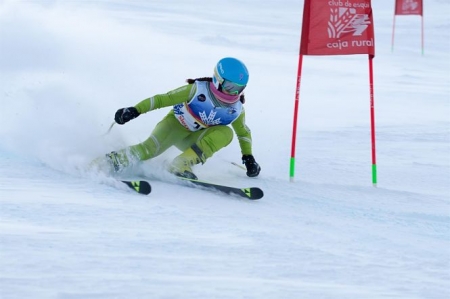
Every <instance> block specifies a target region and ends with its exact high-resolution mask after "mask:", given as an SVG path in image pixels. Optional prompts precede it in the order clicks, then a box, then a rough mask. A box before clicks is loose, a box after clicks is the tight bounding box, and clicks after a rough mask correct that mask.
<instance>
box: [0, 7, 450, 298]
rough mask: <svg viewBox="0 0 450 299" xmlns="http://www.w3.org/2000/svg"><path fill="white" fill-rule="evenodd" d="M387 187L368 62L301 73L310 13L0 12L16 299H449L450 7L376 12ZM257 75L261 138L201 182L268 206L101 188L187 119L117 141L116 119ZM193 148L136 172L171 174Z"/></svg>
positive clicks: (253, 92) (123, 134)
mask: <svg viewBox="0 0 450 299" xmlns="http://www.w3.org/2000/svg"><path fill="white" fill-rule="evenodd" d="M372 2H373V3H372V4H373V9H374V18H375V33H376V57H375V59H374V77H375V78H374V81H375V85H374V88H375V98H374V101H375V116H376V134H377V144H376V146H377V148H376V151H377V166H378V185H377V187H376V188H375V187H374V186H372V181H371V144H370V113H369V112H370V111H369V108H370V107H369V86H368V85H369V79H368V62H367V56H366V55H352V56H332V57H312V56H306V57H305V58H304V60H303V62H304V65H303V72H302V81H301V90H300V91H301V94H300V109H299V123H298V133H297V151H296V158H297V159H296V172H295V181H294V182H290V181H289V158H290V147H291V134H292V119H293V107H294V97H295V82H296V74H297V63H298V50H299V41H300V29H301V18H302V10H303V1H293V0H286V1H283V2H282V3H281V2H280V1H278V0H265V1H255V0H247V1H236V0H230V1H227V2H223V1H222V2H218V1H203V2H201V3H199V2H198V1H192V0H191V1H187V0H184V1H181V0H174V1H170V2H168V1H163V0H157V1H143V0H140V1H138V0H136V1H125V0H114V1H101V0H97V1H50V0H48V1H44V0H40V1H39V0H36V1H14V0H2V1H0V82H1V84H0V101H1V117H0V204H1V207H0V298H2V299H10V298H61V299H62V298H64V299H69V298H70V299H74V298H185V299H189V298H408V299H414V298H427V299H428V298H449V297H450V249H449V248H450V246H449V245H450V242H449V241H450V234H449V232H450V230H449V228H450V206H449V204H450V189H449V186H450V184H449V183H450V142H449V141H450V130H449V129H450V126H449V124H450V119H449V115H450V105H449V104H450V101H449V100H450V20H449V17H448V13H449V11H450V3H449V2H448V1H446V0H428V1H425V4H424V5H425V6H424V12H425V15H424V22H425V23H424V24H425V27H424V29H425V48H424V55H422V52H421V37H420V26H421V23H420V17H418V16H398V17H397V19H396V28H395V33H396V34H395V44H394V50H393V51H391V34H392V21H393V9H394V1H386V0H384V1H372ZM225 56H235V57H238V58H240V59H242V60H243V61H245V63H246V64H247V66H248V68H249V70H250V84H249V86H248V88H247V89H246V97H247V103H246V105H245V106H246V111H247V123H248V125H249V126H250V128H251V129H252V133H253V148H254V155H255V158H256V160H257V161H258V162H259V163H260V164H261V167H262V172H261V175H260V176H259V177H258V178H248V177H246V175H245V173H244V171H242V170H241V169H239V168H238V167H236V166H233V165H232V164H231V163H230V162H238V163H239V162H240V156H241V155H240V149H239V146H238V143H237V140H236V139H235V140H233V142H232V144H231V145H230V146H229V147H227V148H225V149H223V150H221V151H220V152H218V153H217V154H216V155H215V156H214V157H212V158H211V159H210V160H209V161H208V162H207V163H206V164H205V165H204V166H199V167H197V168H196V169H195V171H196V173H197V175H198V176H199V177H201V178H203V179H205V180H209V181H212V182H216V183H222V184H230V185H235V186H242V187H244V186H258V187H261V188H262V189H263V190H264V192H265V196H264V198H263V199H261V200H259V201H249V200H245V199H239V198H237V197H230V196H224V195H222V194H218V193H215V192H206V191H204V190H199V189H196V188H187V187H183V186H178V185H175V184H172V183H170V182H165V181H164V180H154V181H152V186H153V191H152V193H151V195H150V196H141V195H138V194H135V193H133V192H132V191H129V190H128V189H127V188H126V187H124V186H122V185H121V184H120V183H117V182H116V181H115V180H114V179H112V178H108V177H105V176H100V175H98V174H94V173H89V172H87V171H86V165H87V164H88V163H89V162H90V161H92V160H93V159H95V158H96V157H98V156H100V155H102V154H104V153H106V152H109V151H111V150H116V149H120V148H122V147H124V146H126V145H131V144H135V143H138V142H141V141H143V140H145V139H146V138H147V137H148V136H149V134H150V132H151V130H152V129H153V127H154V126H155V124H156V123H157V122H158V121H159V120H160V119H161V118H162V117H163V116H164V115H165V114H166V113H167V112H168V111H169V108H166V109H161V110H158V111H153V112H151V113H149V114H146V115H143V116H140V117H139V118H137V119H135V120H133V121H131V122H130V123H128V124H126V125H124V126H118V125H115V126H113V128H112V130H111V132H110V133H109V134H105V133H106V132H107V130H108V128H109V127H110V125H111V123H112V121H113V115H114V113H115V111H116V110H117V109H118V108H121V107H127V106H132V105H134V104H136V103H137V102H139V101H140V100H142V99H144V98H147V97H150V96H152V95H154V94H157V93H163V92H166V91H168V90H171V89H174V88H176V87H178V86H181V85H183V84H184V80H185V79H186V78H195V77H201V76H209V75H210V74H211V73H212V68H213V66H214V64H215V63H216V62H217V60H219V59H220V58H222V57H225ZM177 153H178V152H177V150H175V149H170V150H169V151H167V153H165V154H164V155H162V156H160V157H158V158H156V159H154V160H152V161H148V162H145V163H143V165H142V166H141V167H140V169H138V170H139V171H141V172H144V173H146V174H148V175H153V176H155V175H160V173H161V170H162V168H163V167H164V164H165V163H167V161H170V159H172V158H173V157H174V156H175V155H177Z"/></svg>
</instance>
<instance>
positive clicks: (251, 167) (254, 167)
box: [242, 155, 261, 177]
mask: <svg viewBox="0 0 450 299" xmlns="http://www.w3.org/2000/svg"><path fill="white" fill-rule="evenodd" d="M242 164H245V167H246V168H247V176H249V177H255V176H258V174H259V172H260V171H261V167H259V164H258V163H256V161H255V158H254V157H253V156H252V155H243V156H242Z"/></svg>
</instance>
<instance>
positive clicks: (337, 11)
mask: <svg viewBox="0 0 450 299" xmlns="http://www.w3.org/2000/svg"><path fill="white" fill-rule="evenodd" d="M405 1H408V0H405ZM373 28H374V25H373V16H372V6H371V3H370V0H305V4H304V9H303V25H302V37H301V44H300V54H303V55H348V54H369V55H371V56H372V57H373V56H375V38H374V29H373Z"/></svg>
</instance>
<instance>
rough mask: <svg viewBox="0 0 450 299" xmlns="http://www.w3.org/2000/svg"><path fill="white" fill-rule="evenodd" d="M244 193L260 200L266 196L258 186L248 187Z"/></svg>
mask: <svg viewBox="0 0 450 299" xmlns="http://www.w3.org/2000/svg"><path fill="white" fill-rule="evenodd" d="M244 193H245V194H246V195H247V196H248V198H249V199H251V200H258V199H261V198H263V196H264V192H263V191H262V189H260V188H257V187H252V188H248V189H247V190H245V191H244Z"/></svg>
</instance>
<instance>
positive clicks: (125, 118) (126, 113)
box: [114, 107, 140, 125]
mask: <svg viewBox="0 0 450 299" xmlns="http://www.w3.org/2000/svg"><path fill="white" fill-rule="evenodd" d="M139 115H140V113H139V111H137V109H136V108H134V107H128V108H120V109H119V110H117V112H116V115H115V116H114V120H115V121H116V123H118V124H119V125H123V124H124V123H127V122H129V121H130V120H132V119H135V118H136V117H138V116H139Z"/></svg>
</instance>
